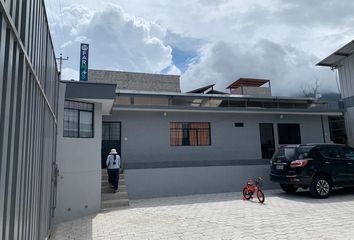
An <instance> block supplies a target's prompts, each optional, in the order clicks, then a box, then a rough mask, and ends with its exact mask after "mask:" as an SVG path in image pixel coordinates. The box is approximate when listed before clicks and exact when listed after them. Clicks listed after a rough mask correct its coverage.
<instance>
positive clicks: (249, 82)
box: [227, 78, 270, 89]
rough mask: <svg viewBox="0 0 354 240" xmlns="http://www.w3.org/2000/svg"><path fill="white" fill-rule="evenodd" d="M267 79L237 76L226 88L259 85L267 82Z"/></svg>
mask: <svg viewBox="0 0 354 240" xmlns="http://www.w3.org/2000/svg"><path fill="white" fill-rule="evenodd" d="M269 82H270V80H268V79H257V78H239V79H238V80H237V81H235V82H233V83H232V84H230V85H229V86H228V87H227V88H231V89H236V88H239V87H241V86H244V87H260V86H262V85H263V84H265V83H269Z"/></svg>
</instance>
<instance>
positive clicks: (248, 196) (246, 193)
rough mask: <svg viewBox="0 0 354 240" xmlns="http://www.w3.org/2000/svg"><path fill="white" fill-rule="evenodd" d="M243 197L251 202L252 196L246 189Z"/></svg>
mask: <svg viewBox="0 0 354 240" xmlns="http://www.w3.org/2000/svg"><path fill="white" fill-rule="evenodd" d="M243 197H244V198H245V199H246V200H250V199H251V197H252V194H251V193H250V192H249V191H248V190H247V188H246V187H245V188H244V189H243Z"/></svg>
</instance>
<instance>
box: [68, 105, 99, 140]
mask: <svg viewBox="0 0 354 240" xmlns="http://www.w3.org/2000/svg"><path fill="white" fill-rule="evenodd" d="M93 111H94V105H93V104H92V103H84V102H76V101H69V100H65V103H64V137H71V138H93Z"/></svg>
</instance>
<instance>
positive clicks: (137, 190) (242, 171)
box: [103, 111, 330, 199]
mask: <svg viewBox="0 0 354 240" xmlns="http://www.w3.org/2000/svg"><path fill="white" fill-rule="evenodd" d="M323 119H324V129H325V137H326V142H329V141H330V139H329V138H330V134H329V125H328V118H327V117H323ZM103 120H104V121H121V122H122V132H121V133H122V153H121V155H122V160H123V162H125V164H126V166H127V170H126V179H127V187H128V193H129V197H130V198H131V199H134V198H145V197H161V196H173V195H183V194H195V193H211V192H224V191H240V190H242V188H241V187H242V186H243V184H244V183H245V181H246V179H247V178H248V177H257V176H264V177H265V178H266V179H268V163H269V161H268V160H261V143H260V135H259V123H274V137H275V142H276V143H278V130H277V125H276V124H277V123H299V124H300V130H301V140H302V143H311V142H316V143H318V142H323V133H322V124H321V117H320V116H309V115H283V117H282V118H281V117H280V115H279V114H274V115H272V114H235V113H197V112H195V113H183V112H167V115H166V116H164V114H163V112H148V111H140V112H137V111H114V112H113V114H112V115H111V116H109V117H106V116H105V117H104V118H103ZM173 121H177V122H178V121H180V122H193V121H194V122H198V121H199V122H202V121H205V122H210V123H211V146H178V147H172V146H170V129H169V127H170V125H169V123H170V122H173ZM235 122H244V127H241V128H240V127H239V128H237V127H234V123H235ZM277 146H278V144H277ZM176 162H178V163H179V164H176ZM171 163H175V164H174V167H173V164H172V165H171ZM181 165H182V166H183V167H181ZM171 166H172V167H171ZM178 166H179V167H178ZM192 166H194V167H192ZM265 187H266V188H270V187H274V184H273V185H272V184H269V182H266V183H265Z"/></svg>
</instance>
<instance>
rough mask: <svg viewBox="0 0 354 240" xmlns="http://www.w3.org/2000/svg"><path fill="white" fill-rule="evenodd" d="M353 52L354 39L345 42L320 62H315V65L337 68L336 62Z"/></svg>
mask: <svg viewBox="0 0 354 240" xmlns="http://www.w3.org/2000/svg"><path fill="white" fill-rule="evenodd" d="M353 53H354V40H353V41H351V42H349V43H347V44H346V45H345V46H344V47H342V48H340V49H338V50H337V51H335V52H334V53H332V54H331V55H329V56H328V57H326V58H325V59H323V60H322V61H321V62H319V63H317V64H316V65H317V66H325V67H332V68H337V67H338V64H339V62H340V61H341V60H343V59H344V58H347V57H349V56H350V55H352V54H353Z"/></svg>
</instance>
